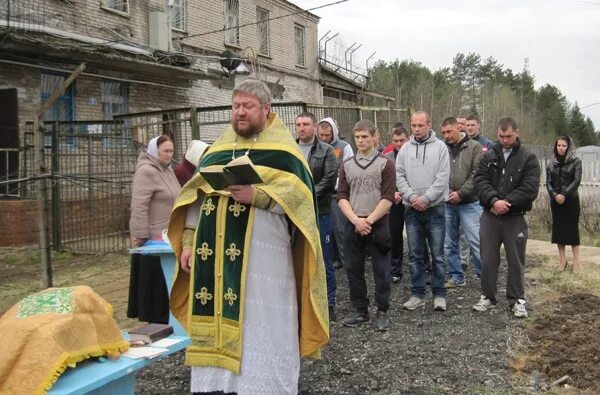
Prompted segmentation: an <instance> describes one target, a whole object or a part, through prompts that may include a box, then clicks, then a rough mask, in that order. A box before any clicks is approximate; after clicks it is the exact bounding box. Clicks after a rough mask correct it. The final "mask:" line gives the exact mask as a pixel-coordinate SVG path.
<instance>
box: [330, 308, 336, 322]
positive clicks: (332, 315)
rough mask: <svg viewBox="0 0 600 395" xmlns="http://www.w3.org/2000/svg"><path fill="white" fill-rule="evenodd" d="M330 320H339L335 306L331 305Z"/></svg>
mask: <svg viewBox="0 0 600 395" xmlns="http://www.w3.org/2000/svg"><path fill="white" fill-rule="evenodd" d="M329 322H337V315H336V314H335V306H329Z"/></svg>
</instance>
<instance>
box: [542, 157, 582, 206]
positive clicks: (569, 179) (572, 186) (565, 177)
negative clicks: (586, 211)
mask: <svg viewBox="0 0 600 395" xmlns="http://www.w3.org/2000/svg"><path fill="white" fill-rule="evenodd" d="M580 183H581V160H580V159H579V158H577V157H571V158H569V159H567V160H566V161H565V163H560V162H555V161H550V163H548V167H546V189H547V190H548V195H550V197H551V198H552V199H554V198H555V197H556V195H563V196H564V197H565V198H566V199H572V198H576V197H578V196H579V193H578V192H577V188H579V184H580Z"/></svg>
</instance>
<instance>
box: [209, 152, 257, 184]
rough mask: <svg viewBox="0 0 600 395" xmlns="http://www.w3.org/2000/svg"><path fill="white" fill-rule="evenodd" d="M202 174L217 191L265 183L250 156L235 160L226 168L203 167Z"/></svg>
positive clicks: (215, 166)
mask: <svg viewBox="0 0 600 395" xmlns="http://www.w3.org/2000/svg"><path fill="white" fill-rule="evenodd" d="M200 174H202V177H204V179H205V180H206V182H208V183H209V184H210V186H211V187H212V188H213V189H214V190H215V191H221V190H224V189H225V188H227V187H228V186H230V185H251V184H262V182H263V180H262V178H260V176H259V175H258V172H257V171H256V168H255V167H254V164H253V163H252V161H251V160H250V158H248V155H242V156H240V157H239V158H235V159H233V160H232V161H230V162H229V163H227V164H226V165H225V166H221V165H211V166H205V167H201V168H200Z"/></svg>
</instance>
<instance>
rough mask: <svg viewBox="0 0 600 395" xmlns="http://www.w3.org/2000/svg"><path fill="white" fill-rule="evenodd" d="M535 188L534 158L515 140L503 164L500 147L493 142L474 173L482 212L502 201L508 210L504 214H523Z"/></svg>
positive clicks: (536, 170)
mask: <svg viewBox="0 0 600 395" xmlns="http://www.w3.org/2000/svg"><path fill="white" fill-rule="evenodd" d="M539 188H540V164H539V162H538V159H537V157H536V156H535V154H534V153H532V152H530V151H528V150H527V149H525V148H524V147H523V146H521V142H520V141H519V140H518V139H517V142H516V143H515V145H513V147H512V151H511V153H510V155H509V156H508V159H507V160H506V161H504V153H503V152H502V146H501V145H500V143H498V142H497V143H495V144H494V145H493V146H492V149H490V150H488V151H487V152H486V153H485V155H484V156H483V158H482V159H481V161H480V162H479V164H478V165H477V170H476V171H475V190H476V192H477V197H478V198H479V202H480V204H481V205H482V206H483V207H484V208H485V209H486V210H490V209H491V208H492V206H493V205H494V203H495V202H496V201H497V200H501V199H506V200H507V201H508V202H509V203H510V204H511V207H510V210H509V211H508V213H506V214H505V215H523V214H525V212H527V211H529V210H531V206H532V204H533V201H534V200H535V199H536V198H537V195H538V191H539Z"/></svg>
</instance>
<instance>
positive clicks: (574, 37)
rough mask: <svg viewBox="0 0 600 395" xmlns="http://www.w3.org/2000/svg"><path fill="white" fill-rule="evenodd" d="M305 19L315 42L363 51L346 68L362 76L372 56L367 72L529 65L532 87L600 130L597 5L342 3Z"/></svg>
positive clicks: (437, 0)
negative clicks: (470, 59)
mask: <svg viewBox="0 0 600 395" xmlns="http://www.w3.org/2000/svg"><path fill="white" fill-rule="evenodd" d="M291 2H292V3H294V4H296V5H298V6H300V7H302V8H304V9H309V8H313V7H318V6H321V5H324V4H328V3H333V2H335V0H292V1H291ZM311 12H313V13H314V14H316V15H318V16H319V17H321V20H320V22H319V38H321V37H322V36H323V35H325V33H327V32H328V31H329V30H331V33H330V34H329V36H331V35H333V34H334V33H339V35H338V36H337V37H336V38H335V39H334V40H332V41H330V43H334V42H335V41H337V40H338V39H340V43H339V44H344V45H345V46H346V47H348V46H350V45H351V44H352V43H354V42H357V43H358V44H362V46H361V47H360V48H359V49H358V50H357V51H356V52H355V53H354V56H353V63H354V64H355V65H357V67H362V68H363V69H364V68H365V60H366V59H367V58H368V57H369V56H370V55H371V54H372V53H373V52H375V56H374V57H373V58H372V59H371V60H370V61H369V65H373V63H374V62H375V61H376V60H385V61H393V60H395V59H400V60H404V59H412V60H415V61H419V62H421V63H422V64H424V65H425V66H427V67H428V68H430V69H431V70H437V69H439V68H443V67H451V66H452V59H453V58H454V56H455V55H456V54H457V53H459V52H462V53H465V54H467V53H470V52H475V53H478V54H479V55H481V57H482V59H485V58H487V57H490V56H491V57H493V58H495V59H496V60H497V61H498V62H499V63H500V64H502V65H504V67H508V68H510V69H512V70H513V71H514V72H520V71H521V70H522V69H523V66H524V61H525V58H528V60H529V71H530V72H531V73H532V74H533V75H534V76H535V85H536V88H539V87H540V86H542V85H544V84H546V83H549V84H552V85H555V86H556V87H558V88H559V89H560V90H561V92H562V93H563V94H564V95H565V96H566V97H567V100H568V101H569V102H571V103H574V102H577V103H578V104H579V106H580V107H582V112H583V113H584V114H585V115H586V116H588V117H590V118H591V119H592V121H593V122H594V125H595V127H596V130H600V0H543V1H542V0H479V1H476V0H420V1H419V0H349V1H347V2H345V3H341V4H338V5H333V6H330V7H326V8H322V9H319V10H314V11H311ZM358 44H357V45H358ZM329 45H330V44H328V51H330V49H329V48H330V47H329ZM336 49H337V50H338V51H339V48H336ZM595 103H597V104H595ZM584 107H585V108H584Z"/></svg>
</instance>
